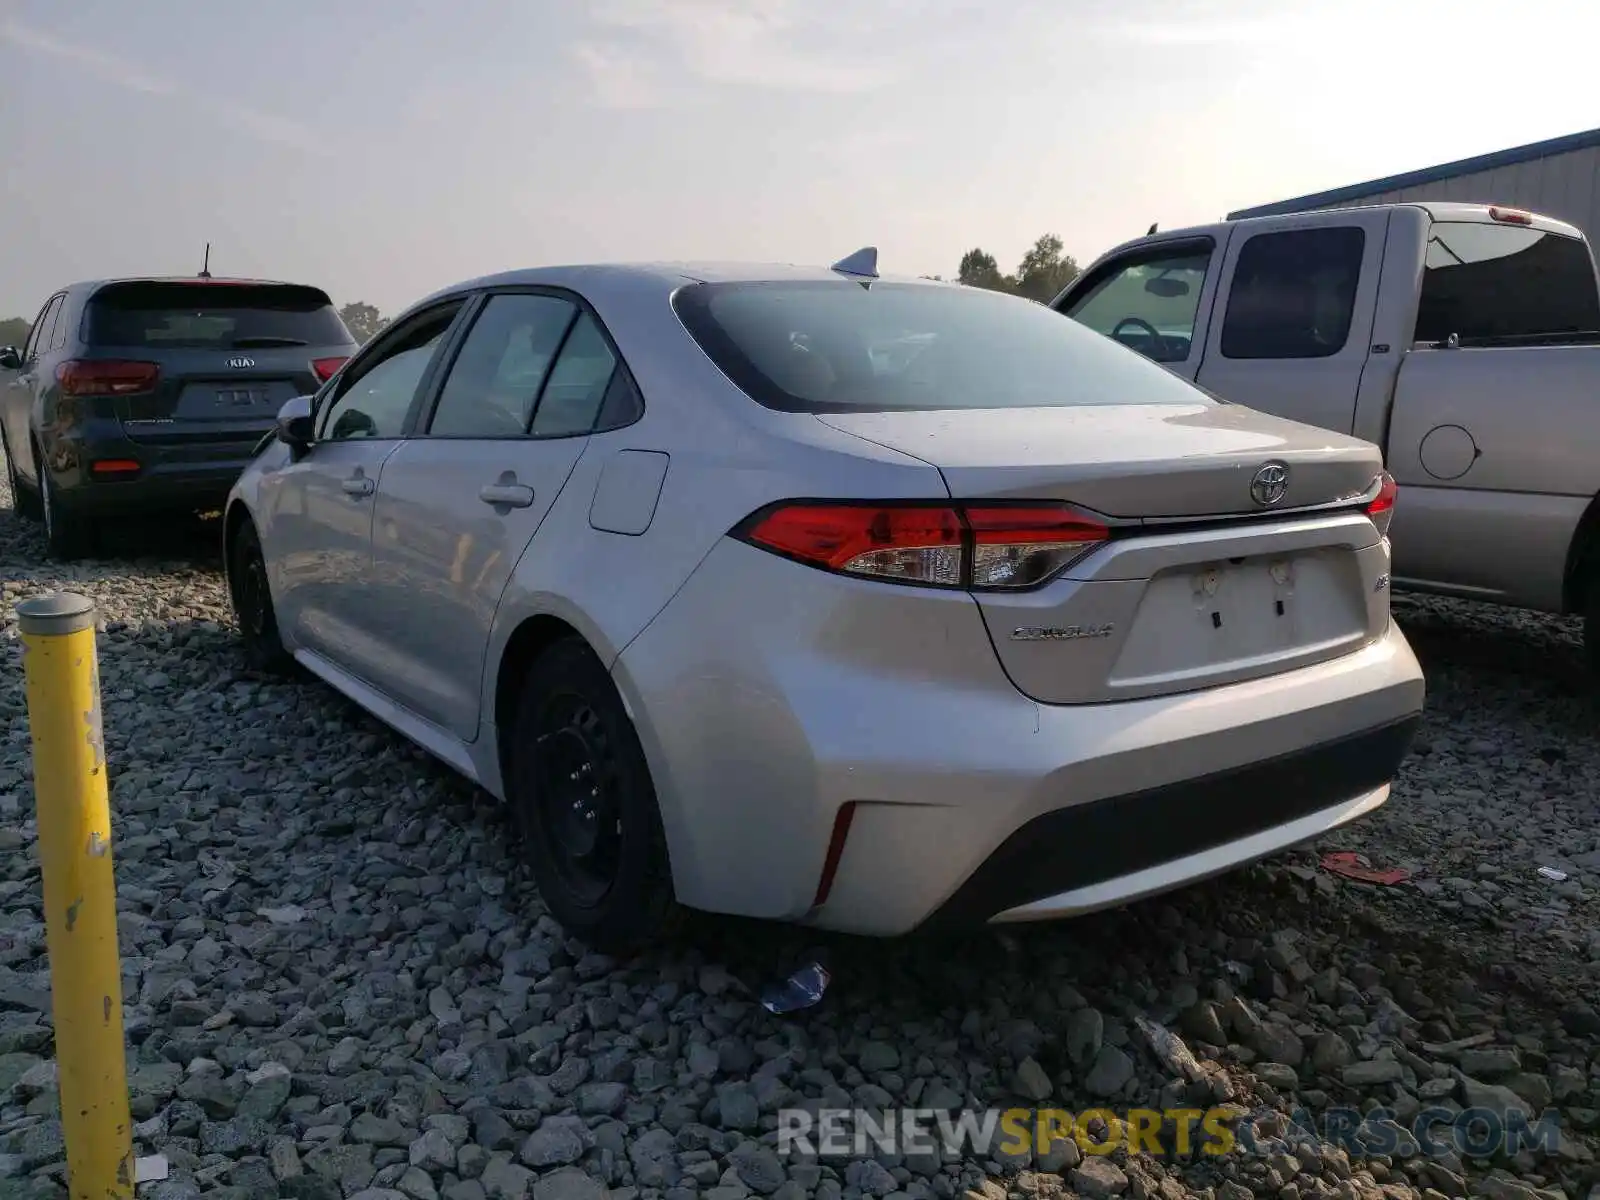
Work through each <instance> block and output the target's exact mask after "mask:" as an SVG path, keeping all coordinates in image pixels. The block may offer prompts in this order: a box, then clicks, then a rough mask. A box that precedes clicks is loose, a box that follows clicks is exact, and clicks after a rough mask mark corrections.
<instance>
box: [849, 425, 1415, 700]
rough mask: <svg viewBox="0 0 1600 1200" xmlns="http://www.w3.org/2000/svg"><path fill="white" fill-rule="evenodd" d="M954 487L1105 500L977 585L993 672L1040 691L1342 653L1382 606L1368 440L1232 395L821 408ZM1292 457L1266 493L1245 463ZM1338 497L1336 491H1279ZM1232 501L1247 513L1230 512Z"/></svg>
mask: <svg viewBox="0 0 1600 1200" xmlns="http://www.w3.org/2000/svg"><path fill="white" fill-rule="evenodd" d="M818 419H819V420H822V421H825V422H826V423H827V424H829V425H830V426H833V427H834V428H837V429H841V430H844V431H846V432H849V433H851V434H854V435H856V436H857V437H861V438H865V439H867V440H869V441H872V442H876V443H879V444H881V445H885V446H889V447H892V448H894V449H896V450H899V451H902V452H904V453H906V454H911V455H915V456H916V457H918V458H920V459H923V460H924V461H926V462H928V463H930V464H932V465H934V466H935V467H937V468H938V469H939V471H940V472H941V473H942V474H943V476H944V478H945V481H946V483H947V485H948V486H949V489H950V492H951V495H952V496H953V497H954V498H955V499H957V500H960V501H963V502H966V503H968V504H971V503H974V502H977V503H981V502H982V501H984V500H991V499H994V500H1002V499H1003V500H1040V501H1064V502H1068V503H1071V504H1074V505H1077V506H1079V507H1081V508H1085V509H1089V510H1092V511H1094V512H1096V513H1099V514H1100V515H1102V516H1105V517H1108V518H1120V520H1119V521H1117V524H1118V525H1119V526H1121V527H1120V528H1117V529H1115V531H1114V536H1113V537H1112V538H1111V539H1110V540H1108V541H1107V542H1106V543H1105V544H1103V545H1101V546H1100V547H1099V548H1098V549H1096V550H1095V551H1093V552H1091V553H1089V554H1088V555H1086V556H1085V557H1084V558H1082V559H1081V560H1079V561H1077V562H1074V563H1073V564H1072V565H1071V566H1070V567H1069V568H1068V569H1067V570H1066V571H1065V572H1064V573H1063V574H1062V575H1060V576H1059V577H1057V578H1055V579H1053V580H1051V581H1049V582H1047V583H1045V584H1044V585H1042V586H1038V587H1031V588H1020V589H1017V590H1014V591H1011V590H992V591H976V592H974V596H975V598H976V600H977V603H978V606H979V609H980V610H981V611H982V613H983V618H984V621H985V624H986V625H987V626H988V630H989V635H990V638H991V640H992V641H993V644H994V648H995V653H996V654H997V655H998V657H999V659H1000V662H1001V664H1002V666H1003V667H1004V669H1005V671H1006V673H1007V674H1008V675H1009V676H1010V678H1011V680H1012V682H1013V683H1015V684H1016V686H1017V687H1018V688H1019V689H1020V690H1021V691H1022V692H1024V693H1025V694H1026V695H1028V696H1030V697H1032V698H1033V699H1035V700H1037V701H1039V702H1041V703H1045V704H1092V703H1104V702H1106V701H1114V700H1121V699H1135V698H1143V697H1150V696H1160V695H1167V694H1173V693H1178V692H1186V691H1194V690H1198V689H1202V688H1211V687H1217V686H1221V685H1224V684H1229V683H1237V682H1242V681H1244V680H1247V679H1255V678H1261V677H1263V676H1267V675H1273V674H1277V673H1280V672H1284V671H1289V670H1294V669H1298V668H1301V667H1306V666H1310V665H1313V664H1315V663H1318V662H1323V661H1327V660H1329V659H1332V658H1337V657H1339V656H1342V655H1345V654H1350V653H1353V652H1354V651H1356V650H1359V649H1360V648H1361V647H1363V646H1365V645H1368V644H1370V643H1371V642H1372V641H1373V640H1375V639H1376V638H1378V637H1381V636H1382V634H1383V632H1384V631H1385V630H1386V629H1387V628H1388V623H1389V593H1388V579H1389V550H1388V545H1387V543H1386V542H1384V541H1383V539H1382V538H1381V537H1380V536H1379V532H1378V530H1377V529H1376V528H1375V527H1374V524H1373V522H1372V521H1371V520H1370V519H1369V518H1368V516H1367V514H1366V513H1364V512H1363V511H1361V509H1360V508H1358V507H1356V498H1357V497H1359V496H1360V495H1361V494H1362V493H1363V492H1365V491H1366V490H1367V489H1368V487H1369V486H1370V485H1371V484H1372V483H1373V481H1374V479H1375V478H1376V477H1377V476H1378V475H1379V473H1380V472H1381V471H1382V469H1383V467H1382V462H1381V459H1380V457H1379V453H1378V450H1377V447H1375V446H1372V445H1370V444H1368V443H1366V442H1362V441H1358V440H1356V439H1354V438H1350V437H1345V436H1342V435H1339V434H1334V433H1327V432H1324V431H1322V430H1319V429H1314V428H1311V427H1308V426H1305V425H1301V424H1298V423H1296V422H1293V421H1286V420H1282V419H1279V418H1277V417H1271V416H1267V415H1264V414H1261V413H1257V412H1254V411H1252V410H1250V409H1246V408H1239V407H1236V406H1233V405H1217V406H1215V407H1212V406H1209V405H1162V406H1156V405H1127V406H1119V405H1104V406H1100V405H1096V406H1092V407H1089V406H1085V407H1082V408H1057V409H1010V410H997V409H990V410H961V411H939V412H928V411H923V412H891V413H870V414H869V413H862V414H828V415H824V416H820V417H819V418H818ZM1268 463H1279V464H1282V465H1284V466H1286V467H1287V468H1288V477H1287V489H1286V491H1285V494H1284V496H1283V497H1282V499H1280V500H1279V501H1278V502H1277V503H1275V504H1273V505H1270V506H1262V505H1260V504H1258V503H1257V502H1256V501H1255V500H1254V499H1253V498H1252V495H1251V481H1252V479H1253V478H1254V477H1255V474H1256V472H1257V471H1258V470H1259V469H1260V468H1261V467H1262V466H1263V465H1264V464H1268ZM1340 500H1349V501H1350V502H1351V507H1350V508H1348V509H1340V508H1334V509H1332V510H1322V511H1315V512H1299V513H1296V512H1294V511H1289V510H1293V509H1295V508H1301V509H1304V508H1307V507H1311V506H1317V505H1328V504H1334V503H1335V502H1337V501H1340ZM1241 518H1243V519H1241Z"/></svg>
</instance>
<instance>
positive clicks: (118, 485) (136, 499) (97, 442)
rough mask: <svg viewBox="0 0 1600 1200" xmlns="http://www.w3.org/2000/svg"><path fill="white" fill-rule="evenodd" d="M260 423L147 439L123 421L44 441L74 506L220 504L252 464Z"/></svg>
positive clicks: (55, 476)
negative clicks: (228, 432) (235, 434)
mask: <svg viewBox="0 0 1600 1200" xmlns="http://www.w3.org/2000/svg"><path fill="white" fill-rule="evenodd" d="M268 432H269V429H267V428H263V429H261V430H260V431H259V432H256V433H252V434H251V435H250V436H249V437H248V438H243V439H229V440H228V441H221V442H177V441H174V442H168V443H162V442H150V441H135V440H134V439H132V438H129V437H127V436H126V435H125V434H124V433H123V432H122V430H121V427H120V426H117V425H113V424H106V425H99V423H97V427H96V428H93V429H86V430H84V431H82V432H75V433H73V434H70V435H60V436H58V437H57V438H56V439H55V442H54V444H53V445H52V446H51V447H50V448H48V449H47V451H46V457H47V458H48V459H49V460H50V461H49V463H48V464H45V465H44V467H43V469H47V470H50V472H51V476H50V477H51V481H52V482H53V483H54V485H55V489H56V497H57V500H58V503H60V504H61V505H62V506H63V507H65V508H68V509H70V510H71V511H72V512H74V513H81V514H84V515H90V516H94V515H108V516H116V515H121V514H125V513H128V512H132V511H148V510H157V509H159V510H181V509H187V508H220V507H221V506H222V503H223V501H224V500H226V499H227V496H228V491H229V489H230V488H232V487H233V485H234V483H235V481H237V480H238V478H239V475H240V473H241V472H242V471H243V470H244V469H245V467H247V466H248V465H249V464H250V461H251V459H252V458H253V456H254V452H255V449H256V447H257V446H258V445H259V444H260V442H261V438H262V437H263V436H265V435H266V434H267V433H268ZM108 462H114V463H127V462H133V463H137V464H138V470H137V471H134V472H122V471H118V472H115V473H109V474H103V473H101V472H98V471H96V470H95V464H96V463H108Z"/></svg>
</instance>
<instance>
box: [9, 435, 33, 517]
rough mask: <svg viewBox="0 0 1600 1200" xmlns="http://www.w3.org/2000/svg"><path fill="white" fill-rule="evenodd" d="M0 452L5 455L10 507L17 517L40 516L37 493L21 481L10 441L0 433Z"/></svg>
mask: <svg viewBox="0 0 1600 1200" xmlns="http://www.w3.org/2000/svg"><path fill="white" fill-rule="evenodd" d="M0 453H4V454H5V456H6V482H7V483H8V484H10V485H11V508H12V511H13V512H15V513H16V514H17V516H19V517H26V518H27V519H28V520H30V521H37V520H38V519H39V518H40V515H41V510H40V506H39V493H38V492H36V491H34V490H33V489H32V488H30V487H29V486H28V485H27V484H25V483H23V482H22V476H21V475H20V474H18V473H17V456H16V455H15V454H13V453H11V443H10V442H8V441H6V438H5V435H4V434H3V433H0Z"/></svg>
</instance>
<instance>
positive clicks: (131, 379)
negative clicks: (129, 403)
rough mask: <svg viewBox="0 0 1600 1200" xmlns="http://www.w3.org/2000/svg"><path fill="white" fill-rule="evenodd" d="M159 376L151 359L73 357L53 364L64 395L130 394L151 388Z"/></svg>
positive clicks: (159, 370) (159, 369)
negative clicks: (133, 360)
mask: <svg viewBox="0 0 1600 1200" xmlns="http://www.w3.org/2000/svg"><path fill="white" fill-rule="evenodd" d="M160 378H161V368H160V367H158V366H157V365H156V364H155V363H153V362H121V361H115V360H110V359H81V358H73V359H68V360H67V361H66V362H64V363H62V364H61V365H60V366H58V367H57V368H56V383H57V384H59V385H60V388H61V394H62V395H63V396H133V395H137V394H138V393H140V392H149V391H153V390H154V389H155V386H156V381H157V380H158V379H160Z"/></svg>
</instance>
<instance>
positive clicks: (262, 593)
mask: <svg viewBox="0 0 1600 1200" xmlns="http://www.w3.org/2000/svg"><path fill="white" fill-rule="evenodd" d="M228 593H229V599H230V600H231V601H232V603H233V618H234V620H235V621H236V622H237V623H238V626H239V640H240V641H241V642H242V643H243V645H244V656H245V659H246V661H248V662H249V664H250V666H251V667H252V668H253V669H255V670H257V671H261V672H263V673H265V674H268V675H281V676H288V675H290V674H292V673H293V671H294V667H295V661H294V656H293V655H291V654H290V653H289V652H288V651H287V650H285V649H284V646H283V638H282V637H281V636H280V635H279V633H278V614H277V610H276V609H274V608H273V607H272V588H271V587H270V585H269V584H268V582H267V561H266V558H265V557H264V556H263V555H262V553H261V537H260V535H259V534H257V533H256V527H255V522H253V521H251V520H250V519H249V518H248V517H246V518H245V520H244V521H243V522H242V523H241V524H240V526H239V528H238V530H237V531H236V532H235V533H234V535H233V544H232V545H231V546H230V547H229V549H228Z"/></svg>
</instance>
